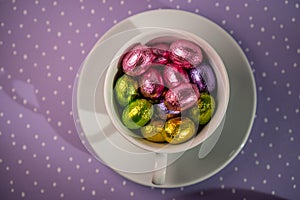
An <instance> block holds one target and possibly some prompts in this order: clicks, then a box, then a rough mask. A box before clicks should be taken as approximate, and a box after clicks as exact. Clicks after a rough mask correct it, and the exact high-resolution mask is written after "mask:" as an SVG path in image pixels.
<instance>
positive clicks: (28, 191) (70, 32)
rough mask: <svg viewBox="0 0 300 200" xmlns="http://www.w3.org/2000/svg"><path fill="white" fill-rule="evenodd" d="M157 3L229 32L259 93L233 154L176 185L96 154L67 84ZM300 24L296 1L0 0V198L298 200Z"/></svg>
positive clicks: (298, 5) (299, 165)
mask: <svg viewBox="0 0 300 200" xmlns="http://www.w3.org/2000/svg"><path fill="white" fill-rule="evenodd" d="M158 8H168V9H179V10H185V11H189V12H192V13H195V14H198V15H202V16H205V17H207V18H208V19H210V20H212V21H214V22H216V23H217V24H219V25H220V26H221V27H223V28H224V29H225V30H226V31H227V32H228V33H230V34H231V35H232V37H233V38H234V39H235V40H236V41H237V42H238V44H239V45H240V46H241V48H242V49H243V50H244V52H245V54H246V56H247V58H248V60H249V62H250V64H251V66H252V69H253V73H254V77H255V80H256V84H257V95H258V97H257V98H258V99H257V101H258V104H257V112H256V117H255V121H254V126H253V129H252V131H251V134H250V138H249V140H248V141H247V143H246V145H245V147H244V148H243V150H242V151H241V152H240V154H239V155H238V156H237V157H236V159H235V160H234V161H233V162H231V163H230V164H229V165H228V166H227V167H225V168H224V169H223V170H222V171H221V172H219V173H218V174H216V175H214V176H213V177H211V178H210V179H208V180H206V181H203V182H201V183H198V184H195V185H192V186H188V187H182V188H174V189H155V188H151V187H145V186H141V185H138V184H136V183H133V182H131V181H129V180H127V179H125V178H123V177H122V176H120V175H118V174H117V173H115V172H114V171H113V170H111V169H110V168H109V167H107V166H104V165H103V164H101V163H100V162H98V161H97V160H96V159H95V158H93V157H92V156H91V155H90V154H89V153H88V152H87V151H86V149H85V148H84V147H83V145H82V143H81V141H80V139H79V137H78V134H77V132H76V128H75V125H74V122H73V116H72V91H73V83H74V80H75V77H76V73H77V71H78V69H79V67H80V64H81V63H82V61H83V60H84V59H85V57H86V56H87V54H88V53H89V51H90V50H91V48H92V47H93V45H94V44H95V43H96V42H97V40H98V39H99V38H100V37H101V36H102V35H103V34H104V33H105V32H106V31H107V30H108V29H109V28H111V27H112V26H113V25H115V24H116V23H118V22H120V21H121V20H123V19H125V18H127V17H129V16H131V15H134V14H136V13H140V12H143V11H147V10H153V9H158ZM187 23H188V22H187ZM299 27H300V2H299V1H294V0H285V1H274V2H273V1H272V3H271V2H270V1H259V0H256V1H254V0H253V1H250V0H242V1H234V2H233V1H229V0H224V1H223V0H222V1H216V0H213V1H208V0H207V1H205V0H201V1H196V0H184V1H179V0H160V1H153V0H142V1H140V0H132V1H131V0H130V1H129V0H102V1H96V0H74V1H73V0H72V1H71V0H66V1H60V0H49V1H41V0H29V1H20V0H10V1H9V0H7V1H1V2H0V180H1V181H0V199H121V198H122V199H145V200H146V199H170V200H181V199H185V200H186V199H200V198H201V199H202V198H203V199H216V198H218V199H220V198H222V199H241V200H242V199H243V200H247V199H257V198H260V199H281V198H284V199H297V198H299V196H300V189H299V188H300V173H299V168H300V148H299V146H300V136H299V121H300V81H299V74H300V40H299V35H300V28H299ZM241 114H242V113H241ZM237 123H238V122H237Z"/></svg>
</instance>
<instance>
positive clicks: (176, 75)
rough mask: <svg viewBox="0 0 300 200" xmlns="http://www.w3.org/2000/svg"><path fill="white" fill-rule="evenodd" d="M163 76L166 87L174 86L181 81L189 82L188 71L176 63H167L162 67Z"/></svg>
mask: <svg viewBox="0 0 300 200" xmlns="http://www.w3.org/2000/svg"><path fill="white" fill-rule="evenodd" d="M163 78H164V80H165V84H166V87H168V88H174V87H176V86H178V85H180V84H181V83H189V82H190V79H189V75H188V73H187V72H186V71H185V70H184V69H183V68H182V67H180V66H179V65H176V64H168V65H166V66H165V67H164V71H163Z"/></svg>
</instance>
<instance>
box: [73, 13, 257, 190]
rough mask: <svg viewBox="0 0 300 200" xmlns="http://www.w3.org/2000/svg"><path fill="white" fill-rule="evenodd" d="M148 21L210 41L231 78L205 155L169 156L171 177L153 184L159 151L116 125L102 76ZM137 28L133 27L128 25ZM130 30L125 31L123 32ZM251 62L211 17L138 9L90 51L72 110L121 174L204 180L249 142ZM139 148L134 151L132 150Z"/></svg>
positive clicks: (82, 131) (175, 183)
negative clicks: (216, 134)
mask: <svg viewBox="0 0 300 200" xmlns="http://www.w3.org/2000/svg"><path fill="white" fill-rule="evenodd" d="M143 27H160V28H175V29H183V30H186V31H189V32H191V33H194V34H196V35H198V36H200V37H202V38H203V39H205V40H206V41H207V42H208V43H210V44H211V45H212V46H213V47H214V48H215V50H216V51H217V52H218V53H219V55H220V56H221V57H222V59H223V61H224V64H225V66H226V68H227V72H228V76H229V80H230V91H231V94H230V102H229V107H228V111H227V113H226V121H225V125H224V129H223V132H222V134H221V137H220V139H219V141H218V143H217V144H216V146H215V147H214V149H213V150H212V151H211V152H210V153H209V154H208V156H206V157H205V158H203V159H196V158H197V154H198V151H199V148H197V147H195V148H193V149H191V150H189V151H186V152H184V153H183V154H174V155H171V156H168V159H169V160H168V162H169V164H170V165H169V166H168V169H167V174H166V182H165V184H164V185H162V186H155V185H153V184H152V182H151V180H152V175H151V171H152V170H153V165H154V154H153V153H151V152H147V151H145V150H142V149H140V148H138V147H135V146H134V145H132V144H131V143H129V142H127V141H126V140H125V139H124V138H123V137H122V136H121V135H120V134H119V133H118V132H117V131H116V130H115V128H114V127H113V125H112V123H111V122H110V119H109V117H108V115H107V113H106V110H105V106H104V100H103V79H104V76H103V74H105V71H106V67H107V66H108V65H109V63H110V61H111V59H112V58H113V56H114V54H115V53H116V52H117V51H118V50H119V49H120V48H121V46H122V45H123V44H124V43H125V42H126V41H128V40H129V39H130V38H131V37H133V36H134V35H136V34H137V33H138V31H137V29H140V28H143ZM128 30H132V31H128ZM124 31H126V34H120V33H122V32H124ZM255 88H256V87H255V81H254V78H253V74H252V71H251V67H250V65H249V63H248V61H247V58H246V57H245V55H244V53H243V51H242V50H241V49H240V47H239V46H238V44H237V43H236V42H235V41H234V40H233V39H232V38H231V36H230V35H229V34H228V33H227V32H225V31H224V30H223V29H222V28H220V27H219V26H218V25H216V24H215V23H213V22H211V21H209V20H208V19H206V18H204V17H201V16H199V15H195V14H192V13H188V12H185V11H179V10H154V11H148V12H144V13H140V14H137V15H134V16H132V17H130V18H127V19H125V20H124V21H122V22H120V23H118V24H117V25H115V26H114V27H112V28H111V29H110V30H109V31H108V32H107V33H106V34H105V35H104V36H103V37H102V38H101V39H100V40H99V41H98V42H97V44H96V45H95V47H94V48H93V50H92V51H91V52H90V54H89V55H88V57H87V58H86V60H85V61H84V63H83V64H82V67H81V69H80V70H79V73H78V76H77V79H76V81H75V86H74V93H73V114H74V118H75V120H76V127H77V129H78V131H79V135H80V137H81V139H82V141H83V143H84V144H85V146H86V147H87V149H88V150H89V151H90V152H91V154H92V155H94V156H95V157H96V158H98V160H99V161H101V162H102V163H105V164H106V165H108V166H109V167H110V168H112V169H114V170H115V171H116V172H117V173H119V174H120V175H122V176H124V177H126V178H128V179H130V180H132V181H134V182H136V183H139V184H142V185H146V186H155V187H164V188H174V187H183V186H188V185H191V184H195V183H198V182H200V181H203V180H205V179H207V178H209V177H211V176H213V175H214V174H216V173H217V172H219V171H220V170H222V169H223V168H224V167H225V166H226V165H228V164H229V163H230V162H231V161H232V160H233V159H234V158H235V157H236V156H237V155H238V153H239V152H240V150H241V149H242V147H243V146H244V144H245V143H246V141H247V139H248V136H249V134H250V130H251V127H252V124H253V120H254V115H255V110H256V89H255ZM133 152H135V153H133Z"/></svg>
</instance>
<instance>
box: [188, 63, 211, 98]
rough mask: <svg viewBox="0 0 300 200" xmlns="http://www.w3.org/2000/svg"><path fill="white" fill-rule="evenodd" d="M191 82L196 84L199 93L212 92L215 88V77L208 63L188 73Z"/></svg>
mask: <svg viewBox="0 0 300 200" xmlns="http://www.w3.org/2000/svg"><path fill="white" fill-rule="evenodd" d="M189 75H190V77H191V81H192V82H193V83H195V84H197V86H198V88H199V90H200V92H212V91H213V90H214V89H215V88H216V77H215V74H214V72H213V70H212V68H211V66H210V65H209V64H208V63H201V64H200V65H198V66H197V67H195V68H194V69H191V70H190V71H189Z"/></svg>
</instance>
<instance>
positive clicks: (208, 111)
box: [190, 93, 215, 125]
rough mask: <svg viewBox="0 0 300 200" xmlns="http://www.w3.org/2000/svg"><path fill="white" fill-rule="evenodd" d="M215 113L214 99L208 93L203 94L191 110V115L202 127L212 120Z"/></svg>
mask: <svg viewBox="0 0 300 200" xmlns="http://www.w3.org/2000/svg"><path fill="white" fill-rule="evenodd" d="M214 111H215V100H214V98H213V97H212V96H211V95H210V94H208V93H201V94H200V98H199V100H198V104H197V106H194V107H193V108H192V109H191V110H190V115H191V117H192V118H193V119H194V120H195V121H196V122H199V124H200V125H205V124H207V123H208V122H209V120H210V119H211V117H212V115H213V113H214Z"/></svg>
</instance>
